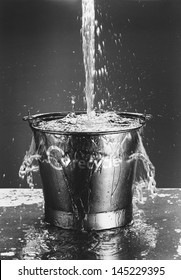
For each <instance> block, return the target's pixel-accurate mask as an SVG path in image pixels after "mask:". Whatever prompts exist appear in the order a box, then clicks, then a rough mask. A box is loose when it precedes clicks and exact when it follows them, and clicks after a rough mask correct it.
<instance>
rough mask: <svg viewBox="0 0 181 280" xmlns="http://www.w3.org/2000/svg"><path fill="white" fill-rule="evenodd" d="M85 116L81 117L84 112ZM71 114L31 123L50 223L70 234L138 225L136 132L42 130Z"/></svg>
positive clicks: (47, 116) (142, 118) (48, 116)
mask: <svg viewBox="0 0 181 280" xmlns="http://www.w3.org/2000/svg"><path fill="white" fill-rule="evenodd" d="M79 113H81V112H79ZM66 114H67V113H48V114H38V115H34V116H31V117H25V119H26V120H28V121H29V124H30V127H31V129H32V130H33V133H34V138H35V143H36V148H37V150H38V153H39V154H40V155H41V159H40V160H39V167H40V175H41V179H42V183H43V192H44V200H45V220H46V221H47V222H49V223H51V224H53V225H55V226H58V227H61V228H66V229H84V230H92V229H94V230H103V229H108V228H116V227H121V226H125V225H127V224H129V223H131V222H132V196H133V182H134V176H135V161H133V160H129V158H130V156H131V155H132V154H133V153H134V152H135V151H136V149H137V145H138V131H139V129H141V128H142V127H143V125H144V124H145V120H146V116H144V115H142V114H133V113H121V114H120V115H121V116H124V117H129V118H130V117H131V118H133V119H135V118H139V121H140V125H139V127H137V128H136V129H135V128H134V129H128V130H126V131H125V130H124V131H122V130H121V129H120V131H111V132H96V133H93V132H91V133H85V132H71V133H70V132H63V131H61V132H57V131H55V132H54V131H45V130H41V129H39V128H38V127H37V123H38V122H39V121H40V120H44V121H49V120H53V119H56V118H62V117H64V116H65V115H66Z"/></svg>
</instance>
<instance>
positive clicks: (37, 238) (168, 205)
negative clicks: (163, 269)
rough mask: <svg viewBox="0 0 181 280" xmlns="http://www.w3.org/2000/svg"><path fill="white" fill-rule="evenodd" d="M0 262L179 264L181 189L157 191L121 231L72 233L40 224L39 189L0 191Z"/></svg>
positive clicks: (42, 211) (180, 250) (40, 203)
mask: <svg viewBox="0 0 181 280" xmlns="http://www.w3.org/2000/svg"><path fill="white" fill-rule="evenodd" d="M0 197H1V198H0V223H1V229H0V235H1V239H0V259H7V260H8V259H10V260H13V259H14V260H15V259H20V260H40V259H41V260H47V259H49V260H57V259H58V260H62V259H64V260H71V259H74V260H83V259H85V260H89V259H92V260H96V259H101V260H102V259H110V260H113V259H124V260H133V259H138V260H142V259H150V260H154V259H160V260H161V259H162V260H166V259H170V260H172V259H179V260H181V189H160V190H159V191H158V195H157V196H156V197H155V198H151V197H148V198H147V194H145V200H146V201H145V204H137V205H135V206H134V223H133V224H132V225H130V226H127V227H125V228H118V229H111V230H103V231H97V232H96V231H92V232H78V231H72V230H63V229H60V228H57V227H54V226H50V225H49V224H47V223H45V222H44V220H43V213H44V210H43V195H42V191H41V190H29V189H19V190H18V189H11V190H7V189H1V190H0Z"/></svg>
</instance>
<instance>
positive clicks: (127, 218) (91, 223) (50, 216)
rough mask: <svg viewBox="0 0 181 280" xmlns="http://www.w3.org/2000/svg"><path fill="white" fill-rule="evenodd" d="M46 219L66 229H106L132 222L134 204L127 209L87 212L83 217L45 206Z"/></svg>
mask: <svg viewBox="0 0 181 280" xmlns="http://www.w3.org/2000/svg"><path fill="white" fill-rule="evenodd" d="M45 221H46V222H48V223H50V224H52V225H54V226H57V227H61V228H64V229H74V230H78V229H79V230H104V229H111V228H118V227H123V226H126V225H128V224H130V223H131V222H132V205H131V206H129V208H127V209H121V210H117V211H111V212H102V213H96V214H85V217H84V218H83V219H81V218H80V217H79V218H77V217H76V215H75V214H73V213H70V212H64V211H59V210H54V209H51V208H48V207H45Z"/></svg>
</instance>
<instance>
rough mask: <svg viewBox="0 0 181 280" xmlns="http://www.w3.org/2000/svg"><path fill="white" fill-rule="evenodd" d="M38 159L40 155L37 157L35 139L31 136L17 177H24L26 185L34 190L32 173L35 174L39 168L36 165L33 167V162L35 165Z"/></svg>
mask: <svg viewBox="0 0 181 280" xmlns="http://www.w3.org/2000/svg"><path fill="white" fill-rule="evenodd" d="M40 158H41V155H39V154H38V152H37V150H36V144H35V139H34V136H32V140H31V144H30V148H29V151H27V152H26V155H25V156H24V159H23V162H22V164H21V166H20V169H19V177H20V178H21V179H24V178H25V177H26V181H27V184H28V185H29V187H30V188H34V182H33V172H37V171H38V170H39V166H38V165H37V164H36V165H35V162H36V163H37V161H38V160H39V159H40Z"/></svg>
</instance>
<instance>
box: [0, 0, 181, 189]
mask: <svg viewBox="0 0 181 280" xmlns="http://www.w3.org/2000/svg"><path fill="white" fill-rule="evenodd" d="M96 17H97V19H98V20H99V23H100V24H102V26H103V31H102V33H101V36H100V37H99V38H96V40H97V41H96V46H97V45H98V43H100V42H101V40H104V41H105V46H106V47H105V51H104V53H103V57H102V60H101V57H100V56H99V55H98V54H97V60H96V68H97V69H98V67H100V66H101V63H105V64H106V65H107V68H108V72H109V77H108V78H107V79H106V80H104V79H97V81H96V86H95V89H96V105H97V102H98V101H100V100H101V99H102V98H104V99H105V100H106V92H107V91H109V92H110V93H111V100H112V102H113V108H115V109H117V110H118V109H119V110H122V111H133V112H135V111H138V112H144V111H145V110H146V111H147V112H148V113H151V114H152V115H153V119H152V120H151V121H149V122H148V123H147V126H146V127H145V130H144V144H145V147H146V150H147V152H148V155H149V157H150V159H151V161H152V162H153V164H154V165H155V167H156V181H157V186H158V187H171V188H175V187H176V188H178V187H181V125H180V123H181V97H180V90H181V81H180V80H181V79H180V77H181V2H180V1H175V0H172V1H171V0H170V1H166V0H165V1H164V0H160V1H159V0H158V1H156V0H155V1H153V0H152V1H149V0H147V1H141V0H140V1H136V0H132V1H131V0H129V1H126V0H102V1H101V0H97V1H96ZM80 29H81V1H80V0H67V1H65V0H64V1H63V0H59V1H58V0H41V1H40V0H36V1H34V0H0V148H1V150H0V187H1V188H8V187H10V188H18V187H27V184H26V182H25V181H22V180H21V179H19V178H18V170H19V167H20V165H21V162H22V160H23V157H24V154H25V151H26V150H28V148H29V144H30V140H31V131H30V128H29V127H28V124H27V123H25V122H23V121H22V117H23V116H24V115H26V114H27V111H28V110H29V109H30V110H31V113H32V114H34V113H38V112H42V113H43V112H53V111H65V110H71V102H70V101H71V96H75V100H76V105H75V107H76V110H82V109H85V107H84V105H83V101H82V100H83V96H84V94H83V88H84V68H83V61H82V49H81V33H80ZM118 34H121V35H120V37H119V36H118ZM118 38H120V41H118ZM115 40H116V42H115ZM100 85H101V86H100ZM99 87H100V88H99ZM108 107H109V104H107V106H105V109H106V108H108ZM35 180H36V187H41V183H40V178H39V175H36V178H35Z"/></svg>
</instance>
